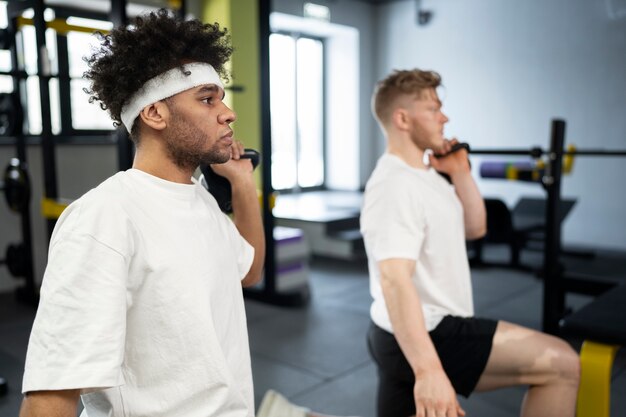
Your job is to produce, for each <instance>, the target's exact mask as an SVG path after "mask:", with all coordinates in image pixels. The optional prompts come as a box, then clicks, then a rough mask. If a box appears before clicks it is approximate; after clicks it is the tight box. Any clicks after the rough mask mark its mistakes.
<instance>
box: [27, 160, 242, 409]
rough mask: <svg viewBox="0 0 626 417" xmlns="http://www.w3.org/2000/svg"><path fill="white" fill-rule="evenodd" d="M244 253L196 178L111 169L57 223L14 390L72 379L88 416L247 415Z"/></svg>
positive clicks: (61, 385)
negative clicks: (175, 180)
mask: <svg viewBox="0 0 626 417" xmlns="http://www.w3.org/2000/svg"><path fill="white" fill-rule="evenodd" d="M253 255H254V249H253V248H252V246H250V245H249V244H248V243H247V242H246V241H245V240H244V239H243V238H242V237H241V235H240V234H239V233H238V231H237V229H236V228H235V226H234V224H233V223H232V222H231V221H230V219H229V218H228V217H227V216H225V215H224V214H223V213H222V212H220V210H219V208H218V206H217V203H216V202H215V199H214V198H213V197H212V196H211V195H210V194H209V193H208V192H207V191H206V190H205V189H204V188H203V187H202V186H201V185H200V184H198V183H197V182H194V184H178V183H173V182H169V181H165V180H162V179H160V178H156V177H154V176H151V175H149V174H147V173H145V172H142V171H139V170H136V169H131V170H129V171H126V172H120V173H118V174H116V175H114V176H113V177H111V178H109V179H108V180H106V181H105V182H103V183H102V184H101V185H100V186H98V187H97V188H95V189H93V190H91V191H89V192H88V193H86V194H85V195H84V196H83V197H81V198H80V199H78V200H77V201H75V202H74V203H73V204H71V205H70V206H69V207H68V208H67V209H66V210H65V211H64V212H63V215H62V216H61V218H60V219H59V221H58V223H57V226H56V228H55V231H54V234H53V236H52V239H51V242H50V252H49V258H48V259H49V262H48V266H47V268H46V272H45V275H44V280H43V284H42V289H41V302H40V304H39V309H38V312H37V317H36V319H35V323H34V325H33V330H32V334H31V337H30V342H29V346H28V354H27V358H26V370H25V373H24V380H23V387H22V390H23V392H28V391H38V390H60V389H73V388H74V389H75V388H81V389H83V391H82V396H81V398H82V401H83V403H84V405H85V412H86V413H87V415H88V416H89V417H102V416H133V417H140V416H145V417H148V416H149V417H159V416H167V417H172V416H185V417H196V416H197V417H206V416H228V417H252V416H253V415H254V399H253V390H252V372H251V367H250V352H249V348H248V334H247V328H246V316H245V310H244V303H243V296H242V288H241V279H242V278H243V277H244V276H245V275H246V274H247V272H248V270H249V268H250V266H251V264H252V259H253Z"/></svg>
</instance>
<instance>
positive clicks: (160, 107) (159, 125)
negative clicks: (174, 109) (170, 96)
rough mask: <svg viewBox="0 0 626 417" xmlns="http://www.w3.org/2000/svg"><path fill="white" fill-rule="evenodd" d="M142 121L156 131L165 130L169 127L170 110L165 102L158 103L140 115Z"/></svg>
mask: <svg viewBox="0 0 626 417" xmlns="http://www.w3.org/2000/svg"><path fill="white" fill-rule="evenodd" d="M139 117H140V118H141V121H143V122H144V123H145V124H146V125H147V126H149V127H150V128H152V129H155V130H163V129H165V128H166V127H167V123H168V121H169V118H170V112H169V108H168V107H167V105H166V104H165V103H164V102H163V101H157V102H156V103H152V104H150V105H149V106H146V107H144V108H143V109H142V110H141V112H140V113H139Z"/></svg>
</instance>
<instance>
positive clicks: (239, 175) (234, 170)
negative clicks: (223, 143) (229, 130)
mask: <svg viewBox="0 0 626 417" xmlns="http://www.w3.org/2000/svg"><path fill="white" fill-rule="evenodd" d="M230 149H231V153H230V160H229V161H228V162H225V163H223V164H211V169H213V171H214V172H215V173H216V174H218V175H221V176H222V177H224V178H226V179H227V180H228V181H229V182H230V183H231V184H232V183H233V182H236V181H237V180H240V179H244V178H251V177H252V175H251V174H252V171H254V167H253V166H252V162H251V161H250V159H246V158H244V159H242V158H241V155H243V153H244V146H243V143H241V141H238V140H235V141H233V144H232V146H231V147H230Z"/></svg>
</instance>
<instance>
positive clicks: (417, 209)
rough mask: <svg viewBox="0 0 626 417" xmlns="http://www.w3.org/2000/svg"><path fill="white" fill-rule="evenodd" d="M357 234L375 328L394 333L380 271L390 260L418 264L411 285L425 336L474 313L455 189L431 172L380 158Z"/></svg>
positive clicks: (460, 208)
mask: <svg viewBox="0 0 626 417" xmlns="http://www.w3.org/2000/svg"><path fill="white" fill-rule="evenodd" d="M361 233H362V234H363V240H364V242H365V250H366V252H367V258H368V266H369V275H370V292H371V294H372V298H373V302H372V306H371V308H370V315H371V317H372V321H373V322H374V323H375V324H376V325H378V326H379V327H381V328H383V329H385V330H387V331H388V332H391V333H393V328H392V325H391V321H390V320H389V313H388V312H387V306H386V303H385V299H384V297H383V293H382V289H381V286H380V269H379V267H378V262H380V261H383V260H386V259H392V258H401V259H411V260H414V261H415V262H416V266H415V273H414V275H413V277H412V280H413V282H414V284H415V287H416V288H417V291H418V294H419V296H420V300H421V303H422V310H423V312H424V320H425V324H426V328H427V329H428V330H429V331H430V330H432V329H434V328H435V327H436V326H437V324H439V322H440V321H441V319H442V318H443V317H444V316H446V315H456V316H461V317H469V316H472V315H473V314H474V306H473V301H472V286H471V281H470V270H469V264H468V261H467V252H466V247H465V227H464V222H463V206H462V205H461V201H460V200H459V198H458V197H457V195H456V193H455V191H454V187H452V186H451V185H450V184H449V183H448V182H447V181H446V180H445V179H444V178H442V177H441V176H440V175H439V174H438V173H437V172H436V171H435V170H434V169H432V168H429V169H416V168H413V167H411V166H409V165H408V164H406V163H405V162H404V161H403V160H402V159H400V158H398V157H397V156H395V155H392V154H389V153H386V154H384V155H382V156H381V157H380V159H379V160H378V163H377V165H376V168H375V169H374V172H373V173H372V176H371V177H370V179H369V180H368V182H367V185H366V188H365V194H364V199H363V209H362V211H361Z"/></svg>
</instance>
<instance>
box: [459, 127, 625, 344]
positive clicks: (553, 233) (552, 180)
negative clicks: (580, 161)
mask: <svg viewBox="0 0 626 417" xmlns="http://www.w3.org/2000/svg"><path fill="white" fill-rule="evenodd" d="M565 127H566V124H565V121H564V120H561V119H554V120H553V121H552V127H551V134H550V149H549V150H547V151H545V150H543V149H541V148H532V149H471V150H470V153H472V154H476V155H520V156H521V155H524V156H531V157H534V158H539V157H541V156H543V155H546V156H547V157H548V164H547V165H546V169H545V172H544V175H543V178H541V184H542V185H543V188H544V189H545V190H546V194H547V200H546V212H545V218H546V222H545V243H544V247H543V267H542V270H541V271H542V278H543V315H542V328H543V330H544V331H545V332H547V333H551V334H558V332H559V322H560V320H561V319H562V318H563V317H564V316H565V315H566V306H565V295H566V293H568V292H573V293H580V294H587V295H594V296H597V295H600V294H601V293H603V292H605V291H607V290H609V289H610V288H612V287H613V286H614V285H615V284H614V283H608V282H602V281H598V280H594V281H591V280H589V279H588V278H586V277H583V276H577V275H576V274H572V273H567V274H566V273H565V268H564V267H563V265H562V264H561V262H560V260H559V257H560V254H561V253H562V251H561V249H562V248H561V246H562V241H561V236H562V227H561V226H562V225H561V220H560V217H559V207H560V205H561V177H562V169H563V156H565V155H574V156H596V157H623V156H626V150H605V149H586V150H575V151H565V150H564V146H565Z"/></svg>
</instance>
